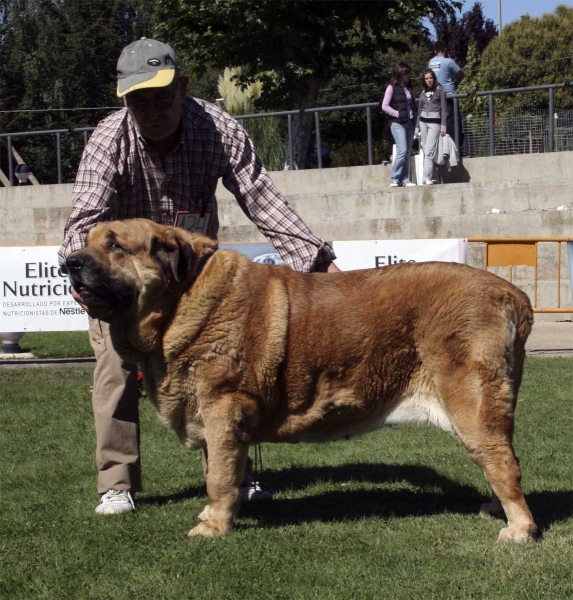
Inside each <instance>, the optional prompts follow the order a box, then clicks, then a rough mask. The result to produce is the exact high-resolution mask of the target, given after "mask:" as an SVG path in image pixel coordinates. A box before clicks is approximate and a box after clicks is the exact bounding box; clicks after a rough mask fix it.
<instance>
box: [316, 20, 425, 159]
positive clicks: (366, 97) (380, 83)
mask: <svg viewBox="0 0 573 600" xmlns="http://www.w3.org/2000/svg"><path fill="white" fill-rule="evenodd" d="M427 36H428V32H427V31H425V30H423V29H421V28H412V29H409V30H405V31H403V32H400V33H399V34H393V35H390V36H389V37H390V39H389V43H390V44H391V45H395V46H396V47H395V48H390V49H389V50H385V51H382V50H379V51H376V52H375V53H374V54H373V56H372V57H369V58H366V57H364V56H360V55H353V56H352V57H350V58H349V59H347V61H345V62H348V63H349V64H348V65H347V67H346V68H345V69H340V70H338V71H337V72H336V73H334V74H333V75H332V76H331V77H330V78H329V79H328V81H326V82H325V84H324V87H323V88H322V89H321V91H320V94H319V96H318V103H319V104H320V106H340V105H346V104H362V103H369V102H380V101H381V100H382V97H383V96H384V92H385V90H386V86H387V85H388V82H389V80H390V76H391V73H392V68H393V66H394V65H395V64H396V63H397V62H400V61H404V62H406V63H408V64H409V65H410V68H411V77H412V84H413V86H414V91H415V92H416V94H418V93H419V92H420V91H421V84H420V81H421V77H420V75H421V73H422V72H423V71H424V69H426V68H427V66H428V58H429V54H428V50H427V43H426V39H427ZM405 45H407V47H408V48H409V49H408V50H407V51H404V50H402V48H404V46H405ZM398 48H399V49H398ZM371 116H372V137H373V140H374V162H375V163H380V162H382V161H383V160H385V159H387V158H388V156H389V155H390V154H391V149H392V144H393V139H392V135H391V133H390V131H389V128H388V127H387V115H386V114H385V113H383V112H382V110H381V108H380V107H377V108H373V109H371ZM321 135H322V144H323V146H326V147H328V148H329V149H330V150H331V151H332V164H333V166H353V165H364V164H367V163H368V149H367V146H366V144H365V143H364V140H365V138H366V111H357V110H348V111H337V112H332V113H325V114H324V115H321Z"/></svg>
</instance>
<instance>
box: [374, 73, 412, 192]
mask: <svg viewBox="0 0 573 600" xmlns="http://www.w3.org/2000/svg"><path fill="white" fill-rule="evenodd" d="M382 110H383V111H384V112H385V113H386V114H388V115H390V124H391V125H390V127H391V130H392V135H393V136H394V141H395V142H396V157H395V158H394V162H393V163H392V174H391V176H390V187H398V186H400V185H401V186H405V187H410V186H414V185H416V184H415V183H412V182H411V181H410V177H409V172H410V148H411V147H412V142H413V141H414V128H415V123H416V116H417V108H416V102H415V101H414V90H413V89H412V84H411V83H410V66H409V65H408V64H407V63H404V62H399V63H398V64H397V65H395V67H394V70H393V71H392V79H391V80H390V84H389V85H388V87H387V88H386V92H385V94H384V99H383V100H382Z"/></svg>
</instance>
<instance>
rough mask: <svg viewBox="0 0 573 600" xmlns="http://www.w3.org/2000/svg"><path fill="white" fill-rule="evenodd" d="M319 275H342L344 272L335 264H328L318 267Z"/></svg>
mask: <svg viewBox="0 0 573 600" xmlns="http://www.w3.org/2000/svg"><path fill="white" fill-rule="evenodd" d="M316 272H317V273H342V271H341V270H340V269H339V268H338V267H337V266H336V265H335V264H334V263H333V262H327V263H322V264H320V265H316Z"/></svg>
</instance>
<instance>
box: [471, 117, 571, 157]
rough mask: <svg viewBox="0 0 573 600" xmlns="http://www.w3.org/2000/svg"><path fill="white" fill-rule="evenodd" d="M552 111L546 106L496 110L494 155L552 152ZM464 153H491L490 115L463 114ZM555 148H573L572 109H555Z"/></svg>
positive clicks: (481, 154)
mask: <svg viewBox="0 0 573 600" xmlns="http://www.w3.org/2000/svg"><path fill="white" fill-rule="evenodd" d="M549 118H550V117H549V115H548V114H547V111H546V110H505V111H499V112H496V113H495V114H494V127H493V146H494V155H495V156H499V155H503V154H533V153H535V152H550V149H549ZM462 126H463V132H464V143H463V154H464V156H466V157H469V158H472V157H476V156H490V144H489V115H488V113H486V112H483V113H473V114H470V115H462ZM553 149H554V150H555V151H563V150H573V110H555V112H554V115H553Z"/></svg>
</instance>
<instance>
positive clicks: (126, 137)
mask: <svg viewBox="0 0 573 600" xmlns="http://www.w3.org/2000/svg"><path fill="white" fill-rule="evenodd" d="M182 123H183V127H182V132H181V134H180V138H179V143H178V145H177V147H176V148H175V149H174V150H173V151H171V152H170V153H169V154H167V155H166V156H165V157H163V158H162V157H161V156H160V155H159V154H158V153H157V152H155V151H154V150H153V149H152V148H150V147H149V145H148V144H147V143H146V142H145V140H144V139H143V138H142V137H141V136H140V135H139V134H138V132H137V130H136V128H135V124H134V122H133V120H132V118H131V117H130V116H129V114H128V113H127V110H126V109H122V110H120V111H118V112H116V113H114V114H112V115H110V116H109V117H107V118H105V119H104V120H103V121H101V122H100V124H99V125H98V127H97V129H96V130H95V131H94V133H93V135H92V136H91V138H90V140H89V142H88V144H87V146H86V147H85V149H84V153H83V156H82V160H81V163H80V166H79V169H78V173H77V176H76V181H75V184H74V188H73V192H72V200H73V206H72V212H71V215H70V218H69V220H68V223H67V225H66V228H65V231H64V243H63V245H62V247H61V248H60V252H59V260H60V263H62V264H63V263H64V262H65V260H66V258H67V256H68V255H69V254H70V253H72V252H73V251H74V250H78V249H80V248H83V247H84V245H85V240H86V237H87V233H88V232H89V230H90V229H91V228H92V227H93V226H94V225H96V224H97V223H99V222H101V221H112V220H115V219H130V218H135V217H139V218H144V219H151V220H152V221H155V222H156V223H161V224H163V225H173V222H174V219H175V215H176V214H177V212H178V211H188V210H201V209H202V208H204V207H206V208H207V210H211V211H213V219H212V222H211V227H210V231H209V235H210V236H211V237H213V238H216V237H217V232H218V229H219V221H218V218H217V201H216V199H215V196H214V192H215V188H216V185H217V181H218V179H219V178H221V177H222V178H223V184H224V185H225V187H226V188H227V189H228V190H229V191H230V192H231V193H232V194H234V195H235V198H236V199H237V201H238V203H239V205H240V206H241V208H242V209H243V211H244V213H245V214H246V215H247V217H248V218H249V219H250V220H251V221H252V222H253V223H255V225H256V226H257V227H258V228H259V230H260V231H261V233H263V235H264V236H265V237H266V238H267V239H268V241H269V242H270V243H271V244H272V245H273V246H274V247H275V248H276V250H277V252H278V253H279V254H280V256H281V257H282V259H283V260H284V261H285V262H286V263H287V264H288V265H289V266H290V267H292V268H293V269H296V270H298V271H312V270H314V268H315V267H316V265H319V264H322V263H325V262H330V261H332V260H334V259H335V258H336V257H335V255H334V252H333V251H332V249H331V248H330V246H328V245H327V244H325V242H324V241H323V240H321V239H320V238H318V237H316V236H314V235H313V234H312V232H311V231H310V230H309V228H308V227H307V226H306V225H305V224H304V223H303V222H302V220H301V219H300V217H299V216H298V214H297V213H296V212H295V210H294V209H293V208H291V207H290V206H289V205H288V203H287V202H286V201H285V199H284V198H283V197H282V196H281V194H280V192H279V191H278V190H277V189H276V188H275V187H274V185H273V183H272V181H271V180H270V178H269V176H268V174H267V172H266V170H265V168H264V166H263V165H262V163H261V161H260V159H259V158H258V156H257V155H256V154H255V151H254V149H253V146H252V143H251V140H250V139H249V137H248V135H247V133H246V132H245V130H244V129H243V128H242V127H241V126H240V125H239V124H238V123H237V121H235V120H234V119H233V118H232V117H231V116H229V115H228V114H227V113H226V112H224V111H223V110H221V109H219V108H218V107H216V106H214V105H212V104H209V103H208V102H204V101H203V100H198V99H196V98H185V99H184V100H183V113H182Z"/></svg>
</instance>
